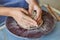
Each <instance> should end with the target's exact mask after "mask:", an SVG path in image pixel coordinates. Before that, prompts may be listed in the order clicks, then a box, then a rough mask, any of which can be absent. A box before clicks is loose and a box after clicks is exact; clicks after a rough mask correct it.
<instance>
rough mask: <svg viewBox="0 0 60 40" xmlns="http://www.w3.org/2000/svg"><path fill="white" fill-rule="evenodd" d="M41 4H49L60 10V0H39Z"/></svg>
mask: <svg viewBox="0 0 60 40" xmlns="http://www.w3.org/2000/svg"><path fill="white" fill-rule="evenodd" d="M39 1H40V4H49V5H51V6H52V7H54V8H56V9H58V10H59V11H60V0H39Z"/></svg>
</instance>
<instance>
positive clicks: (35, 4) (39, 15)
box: [26, 0, 43, 24]
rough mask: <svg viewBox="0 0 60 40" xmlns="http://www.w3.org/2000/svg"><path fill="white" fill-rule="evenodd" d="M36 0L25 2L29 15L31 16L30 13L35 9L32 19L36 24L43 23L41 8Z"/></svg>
mask: <svg viewBox="0 0 60 40" xmlns="http://www.w3.org/2000/svg"><path fill="white" fill-rule="evenodd" d="M37 1H38V0H26V2H27V3H28V4H29V13H30V15H31V16H32V14H33V13H32V12H33V11H34V10H35V11H36V13H37V14H36V16H35V18H34V19H35V20H36V21H37V23H38V24H41V23H43V20H42V10H41V8H40V6H39V3H38V2H37Z"/></svg>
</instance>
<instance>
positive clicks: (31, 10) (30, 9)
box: [28, 5, 33, 16]
mask: <svg viewBox="0 0 60 40" xmlns="http://www.w3.org/2000/svg"><path fill="white" fill-rule="evenodd" d="M28 11H29V14H30V15H31V16H32V12H33V6H32V5H29V10H28Z"/></svg>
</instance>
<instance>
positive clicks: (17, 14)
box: [10, 8, 38, 29]
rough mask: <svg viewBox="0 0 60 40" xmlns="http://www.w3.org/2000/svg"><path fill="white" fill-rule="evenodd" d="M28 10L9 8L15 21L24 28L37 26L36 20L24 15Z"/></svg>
mask: <svg viewBox="0 0 60 40" xmlns="http://www.w3.org/2000/svg"><path fill="white" fill-rule="evenodd" d="M24 13H25V14H28V12H27V11H26V10H25V9H23V8H11V10H10V14H11V16H12V17H13V18H14V19H15V20H16V21H17V23H18V24H19V25H20V26H21V27H22V28H25V29H30V28H34V27H38V25H37V22H36V21H35V20H33V19H32V18H30V17H29V16H27V15H25V14H24Z"/></svg>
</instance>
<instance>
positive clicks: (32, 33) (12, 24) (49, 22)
mask: <svg viewBox="0 0 60 40" xmlns="http://www.w3.org/2000/svg"><path fill="white" fill-rule="evenodd" d="M43 21H44V23H43V25H42V26H41V27H40V28H37V29H34V30H27V29H23V28H21V27H19V25H18V24H17V23H16V21H15V20H14V19H13V18H11V17H8V18H7V21H6V26H7V29H8V30H9V31H10V32H11V33H13V34H15V35H16V36H19V37H28V38H38V37H41V36H42V35H45V34H48V33H49V32H51V31H52V30H53V28H54V24H55V20H54V18H53V17H52V16H51V15H50V14H49V13H47V12H45V11H43Z"/></svg>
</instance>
